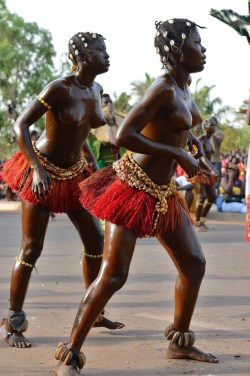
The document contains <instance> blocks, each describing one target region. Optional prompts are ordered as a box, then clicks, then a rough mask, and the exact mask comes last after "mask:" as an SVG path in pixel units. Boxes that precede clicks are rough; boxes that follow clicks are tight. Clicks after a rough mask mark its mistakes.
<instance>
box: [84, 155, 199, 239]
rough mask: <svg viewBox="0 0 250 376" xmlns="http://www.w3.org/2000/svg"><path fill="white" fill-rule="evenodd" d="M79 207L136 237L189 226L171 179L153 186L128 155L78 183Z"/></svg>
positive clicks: (187, 216)
mask: <svg viewBox="0 0 250 376" xmlns="http://www.w3.org/2000/svg"><path fill="white" fill-rule="evenodd" d="M79 187H80V190H81V194H80V198H79V199H80V202H81V204H82V206H83V207H84V208H85V209H87V210H88V211H89V212H91V213H92V214H93V215H94V216H95V217H97V218H100V219H103V220H106V221H109V222H111V223H115V224H117V225H121V226H124V227H125V228H127V229H130V230H133V231H134V233H135V234H136V236H137V237H138V238H143V237H151V236H156V235H158V234H159V235H161V234H165V233H167V232H169V231H174V230H175V229H177V228H181V227H182V226H183V225H184V224H186V223H192V222H193V221H192V219H191V217H190V215H189V210H188V208H187V206H186V204H185V201H184V200H183V198H182V197H181V196H180V195H179V193H178V191H177V189H176V186H175V183H174V179H172V180H171V182H170V183H168V184H167V185H157V184H155V183H154V182H153V181H152V180H151V179H150V178H149V177H148V176H147V175H146V173H145V172H144V171H143V170H142V169H141V167H140V166H139V165H138V164H137V163H136V162H135V161H134V159H133V158H132V155H131V154H130V153H127V154H125V155H123V157H122V158H121V159H119V160H118V161H116V162H114V163H113V165H112V166H107V167H104V168H102V169H100V170H99V171H97V172H95V173H94V174H93V175H92V176H91V177H89V178H88V179H86V180H85V181H83V182H81V183H80V184H79Z"/></svg>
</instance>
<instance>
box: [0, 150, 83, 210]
mask: <svg viewBox="0 0 250 376" xmlns="http://www.w3.org/2000/svg"><path fill="white" fill-rule="evenodd" d="M2 176H3V179H4V181H6V183H7V184H8V185H9V186H10V187H11V189H12V190H14V191H16V193H17V194H18V196H20V197H21V198H22V199H23V200H26V201H28V202H30V203H31V204H34V205H39V206H41V207H44V208H47V209H48V210H49V211H51V212H54V213H67V212H72V211H77V210H81V209H82V206H81V204H80V202H79V193H80V191H79V183H80V182H81V181H83V180H84V179H86V178H87V177H88V176H89V173H88V171H87V170H84V171H83V172H82V173H81V174H79V175H78V176H76V177H75V178H73V179H70V180H56V179H53V178H52V185H53V189H52V190H51V191H50V194H49V196H48V197H46V198H44V199H42V198H41V199H39V200H38V199H37V198H36V197H35V195H34V193H33V192H32V180H33V171H32V169H31V168H30V166H29V164H28V162H27V160H26V158H25V156H24V155H23V153H22V152H20V151H18V152H17V153H15V154H14V155H13V156H12V157H10V158H9V159H8V160H7V161H6V162H5V163H4V165H3V171H2Z"/></svg>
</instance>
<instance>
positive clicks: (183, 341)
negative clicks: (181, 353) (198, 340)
mask: <svg viewBox="0 0 250 376" xmlns="http://www.w3.org/2000/svg"><path fill="white" fill-rule="evenodd" d="M164 333H165V336H166V337H167V340H168V341H170V342H171V343H175V344H176V345H177V346H179V347H189V346H193V344H194V343H195V334H194V332H193V331H192V330H189V331H188V332H179V331H177V330H176V329H175V328H174V324H171V325H169V326H168V327H167V328H166V329H165V332H164Z"/></svg>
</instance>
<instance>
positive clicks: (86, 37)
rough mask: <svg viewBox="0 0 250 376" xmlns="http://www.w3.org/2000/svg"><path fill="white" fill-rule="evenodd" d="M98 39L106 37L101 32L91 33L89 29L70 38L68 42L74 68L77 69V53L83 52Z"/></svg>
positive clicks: (69, 54) (69, 55) (69, 56)
mask: <svg viewBox="0 0 250 376" xmlns="http://www.w3.org/2000/svg"><path fill="white" fill-rule="evenodd" d="M96 39H103V40H104V39H105V38H104V37H103V36H102V35H101V34H97V33H91V32H89V31H87V32H85V33H83V32H79V33H77V34H75V35H73V37H72V38H70V40H69V43H68V58H69V59H70V60H71V61H72V63H73V67H72V68H71V69H72V70H76V65H77V60H76V57H77V55H79V54H81V53H82V52H84V50H85V51H86V50H87V49H88V47H89V46H91V44H93V42H94V41H95V40H96Z"/></svg>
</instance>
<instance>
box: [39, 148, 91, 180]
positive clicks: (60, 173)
mask: <svg viewBox="0 0 250 376" xmlns="http://www.w3.org/2000/svg"><path fill="white" fill-rule="evenodd" d="M32 144H33V149H34V152H35V154H36V156H37V158H38V159H39V161H40V162H41V165H42V166H43V167H44V168H45V169H46V170H47V171H48V172H49V173H50V175H51V177H52V178H53V179H56V180H69V179H73V178H74V177H75V176H78V175H79V174H80V173H81V172H82V171H83V170H84V169H85V168H86V167H87V165H88V162H87V161H86V159H85V157H84V155H83V153H82V154H81V156H80V159H79V160H78V161H77V162H76V163H75V164H74V165H73V166H71V167H69V168H61V167H58V166H55V165H54V164H53V163H51V162H50V161H49V160H48V159H47V158H46V157H44V156H43V155H42V154H41V153H40V151H39V150H38V149H37V147H36V145H35V143H34V142H33V143H32Z"/></svg>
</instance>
